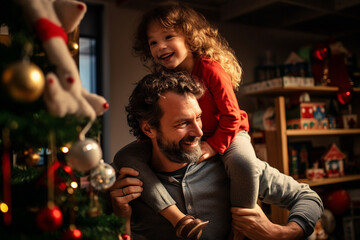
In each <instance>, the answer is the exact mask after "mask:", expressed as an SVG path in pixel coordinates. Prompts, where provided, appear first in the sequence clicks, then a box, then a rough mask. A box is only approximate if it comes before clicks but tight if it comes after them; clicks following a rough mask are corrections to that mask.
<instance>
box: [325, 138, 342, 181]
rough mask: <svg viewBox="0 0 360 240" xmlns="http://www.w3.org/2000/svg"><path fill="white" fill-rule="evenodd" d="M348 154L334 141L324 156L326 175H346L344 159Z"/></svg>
mask: <svg viewBox="0 0 360 240" xmlns="http://www.w3.org/2000/svg"><path fill="white" fill-rule="evenodd" d="M345 157H346V155H345V154H344V153H343V152H341V151H340V149H339V148H338V147H337V146H336V144H335V143H333V144H332V145H331V147H330V149H329V151H328V152H327V153H325V155H324V156H323V157H322V160H323V162H324V166H325V171H326V175H327V176H328V177H340V176H344V161H343V160H344V159H345Z"/></svg>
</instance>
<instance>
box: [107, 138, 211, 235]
mask: <svg viewBox="0 0 360 240" xmlns="http://www.w3.org/2000/svg"><path fill="white" fill-rule="evenodd" d="M151 156H152V151H151V143H150V142H136V141H135V142H132V143H130V144H128V145H126V146H125V147H123V148H122V149H120V150H119V151H118V152H117V153H116V155H115V157H114V161H113V166H114V167H115V169H116V170H117V171H118V170H119V169H120V168H122V167H130V168H133V169H135V170H137V171H138V172H139V176H138V178H139V179H140V180H141V181H142V182H143V183H144V185H143V192H142V193H141V198H142V200H143V201H144V202H145V203H146V204H148V205H149V206H150V207H151V208H152V209H153V210H154V211H156V212H158V213H160V214H161V215H162V216H163V217H165V218H166V219H167V220H168V221H169V222H170V223H171V224H172V225H173V226H174V227H176V229H175V230H176V232H177V235H178V236H180V237H184V238H187V237H188V236H193V235H194V236H199V237H200V235H201V231H202V228H204V227H205V226H206V225H207V223H208V222H203V221H201V220H200V219H195V218H193V217H189V216H187V215H185V214H184V213H182V212H181V211H180V210H179V208H178V207H177V206H176V202H175V201H174V199H173V198H172V197H171V196H170V194H169V193H168V191H167V190H166V188H165V187H164V185H163V184H162V183H161V182H160V180H159V179H158V177H157V176H156V175H155V173H154V172H153V171H152V170H151V168H150V165H149V162H150V159H151ZM179 222H180V223H181V224H178V223H179ZM186 225H189V226H188V227H187V228H184V227H185V226H186ZM183 229H184V230H183Z"/></svg>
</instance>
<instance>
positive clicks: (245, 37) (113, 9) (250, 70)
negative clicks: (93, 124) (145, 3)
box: [104, 2, 319, 161]
mask: <svg viewBox="0 0 360 240" xmlns="http://www.w3.org/2000/svg"><path fill="white" fill-rule="evenodd" d="M140 15H141V12H139V11H136V10H128V9H122V8H120V7H119V6H117V5H116V4H115V3H113V2H107V3H105V13H104V25H105V26H104V27H105V32H104V39H105V41H104V47H105V48H104V54H105V56H107V57H106V58H104V59H105V60H104V67H105V69H104V70H105V72H106V73H105V77H104V81H105V83H104V84H105V85H107V87H106V88H105V89H108V93H107V94H106V97H107V99H108V101H109V103H110V109H109V111H108V112H107V113H106V114H105V118H106V119H107V121H106V124H107V126H105V129H106V130H105V133H104V134H105V135H104V137H105V143H106V144H107V146H106V147H105V149H104V150H105V151H108V152H109V153H107V154H106V156H109V158H110V159H106V161H112V158H113V157H114V155H115V153H116V152H117V150H118V149H120V148H121V147H123V146H125V145H126V144H127V143H129V142H130V141H133V140H134V137H133V136H131V135H130V134H129V128H128V125H127V121H126V113H125V110H124V107H125V106H126V104H127V102H128V98H129V96H130V93H131V91H132V89H133V88H134V85H133V83H135V82H136V81H138V80H140V79H141V78H142V77H143V76H144V75H145V74H146V73H147V71H146V69H145V68H144V67H143V66H142V65H141V63H140V60H139V59H138V58H135V57H134V56H132V54H131V46H132V38H133V33H134V29H135V27H136V23H137V20H138V18H139V17H140ZM219 31H220V33H222V34H223V36H224V37H226V38H227V40H228V41H229V43H230V46H232V48H234V50H235V52H236V54H237V57H238V59H239V60H240V61H241V62H242V65H243V68H244V83H247V82H251V81H253V79H254V69H255V67H256V65H258V63H259V57H260V56H261V55H263V54H264V52H265V51H266V50H272V51H273V52H274V53H276V55H277V56H278V60H279V61H280V62H283V61H284V60H285V59H286V57H287V56H288V55H289V54H290V52H291V51H297V49H298V47H300V46H302V45H304V44H306V43H311V42H316V40H318V39H319V38H318V37H315V36H311V35H304V34H299V33H291V32H287V33H286V32H281V31H274V30H268V29H261V28H256V27H248V26H241V25H235V24H221V28H219ZM106 68H107V69H106ZM106 81H107V82H106ZM239 102H240V107H241V108H243V109H245V110H252V109H250V106H253V105H254V104H253V99H248V98H246V97H241V96H239Z"/></svg>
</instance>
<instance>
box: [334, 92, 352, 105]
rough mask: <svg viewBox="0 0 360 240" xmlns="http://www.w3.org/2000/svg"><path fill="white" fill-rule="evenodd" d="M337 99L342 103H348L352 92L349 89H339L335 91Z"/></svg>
mask: <svg viewBox="0 0 360 240" xmlns="http://www.w3.org/2000/svg"><path fill="white" fill-rule="evenodd" d="M337 99H338V101H339V102H340V103H341V104H342V105H345V104H348V103H349V102H350V100H351V99H352V92H351V91H339V92H338V93H337Z"/></svg>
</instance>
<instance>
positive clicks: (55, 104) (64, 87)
mask: <svg viewBox="0 0 360 240" xmlns="http://www.w3.org/2000/svg"><path fill="white" fill-rule="evenodd" d="M14 1H15V2H16V3H18V4H19V5H20V6H21V7H22V8H23V11H24V13H25V14H26V16H27V17H28V19H29V21H30V22H31V25H32V27H33V28H34V30H35V31H36V34H37V36H38V38H39V39H40V40H41V42H42V45H43V48H44V50H45V52H46V54H47V57H48V59H49V61H50V62H51V63H52V64H54V65H55V66H56V74H54V73H48V74H47V75H46V87H45V92H44V100H45V103H46V106H47V108H48V110H49V112H50V113H51V114H53V115H55V116H58V117H63V116H65V115H66V114H75V115H79V116H85V117H89V118H90V119H91V120H94V119H95V118H96V116H99V115H102V114H103V113H104V112H105V111H106V110H107V109H108V107H109V105H108V103H107V101H106V100H105V99H104V98H103V97H101V96H99V95H96V94H92V93H89V92H88V91H86V90H85V89H84V88H83V87H82V85H81V79H80V75H79V71H78V69H77V66H76V63H75V61H74V59H73V58H72V57H71V54H70V51H69V49H68V47H67V34H66V33H67V32H68V33H69V32H72V31H73V30H74V29H75V27H76V26H78V24H79V23H80V21H81V19H82V18H83V16H84V14H85V12H86V5H85V4H84V3H82V2H79V1H76V0H14Z"/></svg>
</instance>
